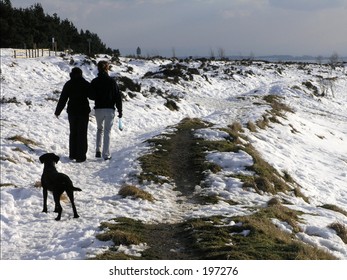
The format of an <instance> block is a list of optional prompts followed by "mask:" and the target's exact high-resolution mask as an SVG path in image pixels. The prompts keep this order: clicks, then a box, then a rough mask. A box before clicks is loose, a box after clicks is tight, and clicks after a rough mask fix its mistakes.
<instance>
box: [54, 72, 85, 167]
mask: <svg viewBox="0 0 347 280" xmlns="http://www.w3.org/2000/svg"><path fill="white" fill-rule="evenodd" d="M70 78H71V79H70V80H69V81H67V82H66V83H65V85H64V87H63V91H62V92H61V95H60V98H59V101H58V104H57V107H56V110H55V113H54V114H55V116H56V117H59V115H60V113H61V112H62V110H63V109H64V107H65V105H66V102H67V103H68V104H67V113H68V119H69V124H70V136H69V158H70V159H71V160H73V159H75V160H76V162H83V161H85V160H86V159H87V156H86V154H87V150H88V138H87V132H88V122H89V113H90V107H89V101H88V96H89V94H90V83H89V82H88V81H86V80H85V79H84V78H83V76H82V70H81V69H80V68H78V67H74V68H73V69H72V70H71V73H70Z"/></svg>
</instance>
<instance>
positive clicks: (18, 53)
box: [13, 49, 61, 58]
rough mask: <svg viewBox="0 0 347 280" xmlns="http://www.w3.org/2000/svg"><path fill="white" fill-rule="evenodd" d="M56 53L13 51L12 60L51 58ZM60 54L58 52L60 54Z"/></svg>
mask: <svg viewBox="0 0 347 280" xmlns="http://www.w3.org/2000/svg"><path fill="white" fill-rule="evenodd" d="M57 53H58V52H57V51H52V50H50V49H14V50H13V57H14V58H34V57H40V56H51V55H57ZM60 53H61V52H59V54H60Z"/></svg>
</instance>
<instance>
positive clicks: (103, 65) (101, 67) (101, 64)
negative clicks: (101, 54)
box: [98, 60, 109, 72]
mask: <svg viewBox="0 0 347 280" xmlns="http://www.w3.org/2000/svg"><path fill="white" fill-rule="evenodd" d="M108 67H109V65H108V62H107V61H105V60H101V61H99V62H98V70H99V72H107V71H108Z"/></svg>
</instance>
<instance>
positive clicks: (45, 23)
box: [0, 0, 119, 54]
mask: <svg viewBox="0 0 347 280" xmlns="http://www.w3.org/2000/svg"><path fill="white" fill-rule="evenodd" d="M0 14H1V18H0V34H1V40H0V47H1V48H52V47H53V41H54V44H56V46H57V49H58V50H66V49H71V50H73V51H74V52H79V53H86V54H88V53H94V54H95V53H107V54H112V53H117V54H119V51H118V50H112V49H110V48H108V47H106V45H105V44H104V43H103V42H102V41H101V40H100V38H99V37H98V35H97V34H95V33H92V32H90V31H89V30H86V31H83V30H82V29H81V30H80V31H78V29H77V28H76V27H75V26H74V24H73V23H72V22H71V21H69V20H68V19H64V20H61V19H60V18H59V16H58V15H57V14H53V15H48V14H45V12H44V10H43V8H42V6H41V4H39V3H37V4H34V5H32V6H30V7H29V8H24V9H23V8H14V7H12V3H11V1H10V0H0ZM53 37H54V39H53ZM88 42H91V43H90V48H89V43H88Z"/></svg>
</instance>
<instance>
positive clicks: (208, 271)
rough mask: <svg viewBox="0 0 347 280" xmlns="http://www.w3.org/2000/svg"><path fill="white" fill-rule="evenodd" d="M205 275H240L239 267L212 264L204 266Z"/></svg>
mask: <svg viewBox="0 0 347 280" xmlns="http://www.w3.org/2000/svg"><path fill="white" fill-rule="evenodd" d="M203 271H204V274H203V275H235V276H236V275H238V274H239V272H238V270H237V267H231V266H210V267H204V268H203Z"/></svg>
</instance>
